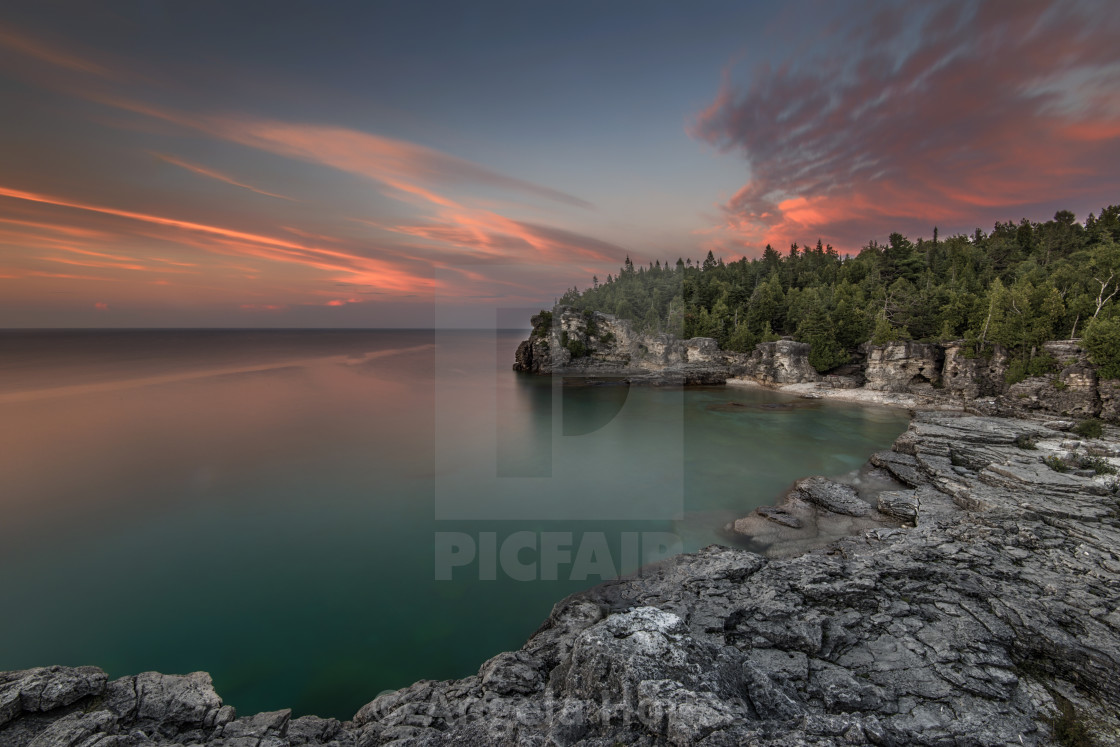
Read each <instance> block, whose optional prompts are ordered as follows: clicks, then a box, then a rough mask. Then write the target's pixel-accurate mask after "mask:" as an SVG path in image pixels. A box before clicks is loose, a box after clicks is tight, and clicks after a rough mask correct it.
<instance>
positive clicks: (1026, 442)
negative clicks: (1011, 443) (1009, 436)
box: [1015, 434, 1038, 451]
mask: <svg viewBox="0 0 1120 747" xmlns="http://www.w3.org/2000/svg"><path fill="white" fill-rule="evenodd" d="M1015 445H1016V446H1018V447H1019V448H1020V449H1026V450H1028V451H1034V450H1035V449H1037V448H1038V447H1037V446H1035V444H1034V439H1033V438H1031V437H1030V436H1027V435H1025V434H1024V435H1020V436H1016V437H1015Z"/></svg>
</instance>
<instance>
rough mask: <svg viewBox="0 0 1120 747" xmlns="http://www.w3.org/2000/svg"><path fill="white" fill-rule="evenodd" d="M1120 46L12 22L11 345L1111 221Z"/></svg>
mask: <svg viewBox="0 0 1120 747" xmlns="http://www.w3.org/2000/svg"><path fill="white" fill-rule="evenodd" d="M1117 38H1120V14H1118V13H1115V12H1114V9H1113V8H1112V7H1111V3H1110V2H1108V1H1101V2H1096V1H1090V0H1086V1H1085V2H1068V1H1065V0H1058V1H1056V2H1039V1H1035V0H1015V1H1008V2H1003V1H999V0H995V1H993V2H983V3H974V2H963V1H957V0H946V1H944V2H908V3H901V2H855V1H853V2H845V3H830V2H800V3H798V2H773V3H769V2H754V3H747V2H717V1H715V0H710V1H707V2H702V3H677V2H673V3H662V2H653V1H646V2H626V1H623V0H612V2H608V3H601V2H587V3H584V2H570V1H569V2H501V3H494V2H485V1H483V0H477V1H475V2H470V3H460V2H454V3H453V2H438V3H437V2H408V3H406V2H392V3H389V2H385V3H376V2H354V3H349V2H331V3H285V2H237V3H228V2H207V1H203V2H191V3H182V2H159V1H156V0H144V1H143V2H105V3H96V4H94V3H76V2H75V3H59V2H49V1H48V2H35V3H31V2H27V3H22V4H21V3H8V4H5V7H4V8H3V9H2V10H0V327H8V328H19V327H431V326H433V325H438V326H445V325H446V326H482V327H485V326H490V325H492V324H494V320H495V319H496V318H508V317H509V314H510V313H511V311H516V310H518V309H532V308H540V307H542V306H547V305H550V304H551V303H552V302H553V301H554V300H555V299H556V297H558V296H559V295H561V294H563V292H564V291H565V290H566V289H567V288H569V287H572V286H576V285H578V286H579V287H585V286H586V285H588V284H589V282H590V280H591V278H592V276H598V278H599V279H600V280H602V279H605V278H606V276H607V274H608V273H613V272H617V269H618V267H619V266H620V265H621V264H622V262H623V260H624V258H625V257H626V256H627V255H629V256H630V257H632V258H633V259H634V261H635V262H638V263H641V264H644V263H647V262H651V261H654V260H660V261H663V262H664V261H670V262H675V261H676V259H677V258H678V257H685V258H692V259H699V258H702V257H703V256H704V255H705V254H706V253H707V252H708V251H709V250H710V251H713V252H714V253H715V254H716V255H717V256H722V257H724V258H725V259H728V260H732V259H736V258H738V257H743V256H746V257H756V256H758V255H760V254H761V252H762V250H763V248H764V247H765V246H766V245H767V244H772V245H773V246H774V247H775V248H777V249H779V250H782V251H786V250H788V248H789V245H790V243H791V242H795V241H796V242H799V243H801V244H806V243H808V244H814V243H815V242H816V241H817V239H818V238H819V239H821V240H823V241H824V242H825V243H829V244H832V245H833V246H835V247H836V248H837V249H839V250H840V251H841V252H842V253H856V252H858V251H859V249H860V248H861V247H862V246H864V245H866V244H867V243H868V242H869V241H871V240H878V241H883V240H885V238H886V236H887V235H889V234H890V233H891V232H893V231H901V232H902V233H905V234H907V235H909V236H911V237H912V238H917V237H919V236H926V237H928V236H930V235H931V234H932V230H933V227H934V226H937V227H938V229H939V232H940V235H941V236H948V235H952V234H954V233H972V231H973V230H974V229H975V228H977V227H981V228H985V229H986V230H990V229H991V226H992V225H993V223H994V222H995V221H1007V220H1013V221H1018V220H1019V219H1020V218H1024V217H1026V218H1030V219H1032V220H1046V219H1048V218H1050V217H1051V216H1053V214H1054V212H1055V211H1057V210H1060V209H1068V210H1072V211H1074V213H1076V214H1077V215H1078V217H1079V218H1080V219H1082V220H1083V219H1084V218H1085V216H1087V215H1088V214H1089V213H1090V212H1099V211H1100V209H1101V208H1102V207H1104V206H1106V205H1109V204H1116V203H1120V95H1118V94H1120V44H1117V43H1116V41H1115V40H1116V39H1117Z"/></svg>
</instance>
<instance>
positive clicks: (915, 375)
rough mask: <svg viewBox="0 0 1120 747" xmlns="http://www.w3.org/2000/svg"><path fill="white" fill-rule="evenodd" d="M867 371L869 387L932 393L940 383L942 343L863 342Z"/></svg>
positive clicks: (913, 392) (862, 349)
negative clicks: (882, 343) (940, 344)
mask: <svg viewBox="0 0 1120 747" xmlns="http://www.w3.org/2000/svg"><path fill="white" fill-rule="evenodd" d="M860 350H861V352H862V353H863V354H864V356H865V357H866V360H867V362H866V369H865V370H864V375H865V376H866V377H867V383H866V384H865V385H864V386H865V387H867V388H868V389H874V390H877V391H883V392H909V393H912V394H921V393H929V392H931V391H932V390H933V388H934V387H939V386H941V367H942V362H943V360H944V357H945V354H944V352H943V351H942V349H941V346H939V345H926V344H923V343H918V342H889V343H886V344H884V345H872V344H871V343H864V344H863V345H861V346H860Z"/></svg>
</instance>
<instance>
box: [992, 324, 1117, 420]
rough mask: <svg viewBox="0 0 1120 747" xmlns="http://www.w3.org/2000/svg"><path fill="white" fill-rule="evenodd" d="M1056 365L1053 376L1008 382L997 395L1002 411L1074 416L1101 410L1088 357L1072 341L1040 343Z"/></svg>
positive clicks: (1088, 415)
mask: <svg viewBox="0 0 1120 747" xmlns="http://www.w3.org/2000/svg"><path fill="white" fill-rule="evenodd" d="M1043 349H1044V351H1045V353H1046V354H1048V355H1050V357H1052V358H1053V359H1054V360H1055V362H1056V365H1057V367H1058V373H1057V375H1054V376H1035V377H1031V378H1028V379H1024V380H1023V381H1020V382H1017V383H1015V384H1012V385H1011V386H1010V387H1008V388H1007V391H1006V393H1005V394H1003V395H1002V396H1001V397H1000V402H999V404H1000V407H1001V408H1002V411H1004V412H1009V413H1016V412H1035V411H1042V412H1050V413H1055V414H1058V415H1065V416H1068V417H1076V418H1090V417H1095V416H1097V415H1099V414H1100V413H1101V410H1102V407H1101V398H1100V396H1099V394H1098V382H1097V372H1096V369H1095V368H1094V366H1093V365H1092V364H1091V363H1090V362H1089V356H1088V355H1087V354H1086V352H1085V351H1084V350H1083V349H1082V348H1081V346H1080V345H1079V344H1077V343H1076V342H1065V341H1055V342H1047V343H1045V344H1044V345H1043Z"/></svg>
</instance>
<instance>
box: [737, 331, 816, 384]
mask: <svg viewBox="0 0 1120 747" xmlns="http://www.w3.org/2000/svg"><path fill="white" fill-rule="evenodd" d="M809 349H810V346H809V343H806V342H795V341H793V340H777V341H776V342H762V343H759V344H758V345H756V346H755V348H754V352H752V353H751V355H750V358H749V359H748V360H747V362H746V365H745V369H744V371H743V375H744V376H746V377H749V378H751V379H754V380H755V381H758V382H760V383H762V384H803V383H806V382H811V381H820V380H821V376H820V374H818V373H817V370H816V369H815V368H813V366H812V365H811V364H810V363H809Z"/></svg>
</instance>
